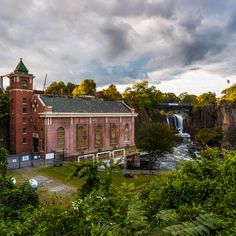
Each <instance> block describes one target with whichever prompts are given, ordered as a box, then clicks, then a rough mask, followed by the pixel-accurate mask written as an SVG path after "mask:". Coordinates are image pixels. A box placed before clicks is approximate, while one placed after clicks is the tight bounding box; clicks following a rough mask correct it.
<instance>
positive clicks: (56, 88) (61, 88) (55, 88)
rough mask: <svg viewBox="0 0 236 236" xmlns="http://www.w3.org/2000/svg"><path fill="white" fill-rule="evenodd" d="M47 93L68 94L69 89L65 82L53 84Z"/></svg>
mask: <svg viewBox="0 0 236 236" xmlns="http://www.w3.org/2000/svg"><path fill="white" fill-rule="evenodd" d="M45 92H46V93H47V94H67V87H66V85H65V83H64V82H63V81H60V82H53V83H51V84H50V86H49V87H47V89H46V91H45Z"/></svg>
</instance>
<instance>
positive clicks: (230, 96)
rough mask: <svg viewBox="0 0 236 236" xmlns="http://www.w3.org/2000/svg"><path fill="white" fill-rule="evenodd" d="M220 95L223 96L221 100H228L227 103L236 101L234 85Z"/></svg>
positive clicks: (235, 85) (235, 87)
mask: <svg viewBox="0 0 236 236" xmlns="http://www.w3.org/2000/svg"><path fill="white" fill-rule="evenodd" d="M221 94H223V96H222V98H221V99H224V100H228V101H232V102H234V101H236V84H234V85H232V86H230V87H229V88H227V89H224V90H223V91H222V92H221Z"/></svg>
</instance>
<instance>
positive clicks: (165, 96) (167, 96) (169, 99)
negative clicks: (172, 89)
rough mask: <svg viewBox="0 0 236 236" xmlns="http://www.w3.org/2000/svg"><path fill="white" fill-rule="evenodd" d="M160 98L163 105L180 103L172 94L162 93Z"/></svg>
mask: <svg viewBox="0 0 236 236" xmlns="http://www.w3.org/2000/svg"><path fill="white" fill-rule="evenodd" d="M162 97H163V99H162V101H163V102H164V103H178V102H179V101H180V100H179V98H178V97H177V96H176V95H175V94H174V93H164V94H163V95H162Z"/></svg>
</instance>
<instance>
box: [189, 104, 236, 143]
mask: <svg viewBox="0 0 236 236" xmlns="http://www.w3.org/2000/svg"><path fill="white" fill-rule="evenodd" d="M186 126H187V130H188V131H189V132H190V134H191V135H192V137H194V135H195V134H196V133H197V132H198V131H199V130H200V129H201V128H209V129H213V128H221V129H222V130H223V133H224V138H223V142H222V145H223V146H226V147H228V146H232V145H234V144H235V141H236V135H234V133H235V131H236V107H235V105H233V104H231V103H229V102H227V101H221V102H220V103H219V104H208V105H205V106H202V107H196V108H193V110H192V112H191V113H190V114H189V116H187V119H186Z"/></svg>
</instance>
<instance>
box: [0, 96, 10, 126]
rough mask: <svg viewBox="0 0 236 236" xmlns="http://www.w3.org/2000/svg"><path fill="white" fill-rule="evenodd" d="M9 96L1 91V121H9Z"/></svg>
mask: <svg viewBox="0 0 236 236" xmlns="http://www.w3.org/2000/svg"><path fill="white" fill-rule="evenodd" d="M9 102H10V101H9V97H8V96H7V94H5V93H3V92H1V91H0V122H8V121H9Z"/></svg>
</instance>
